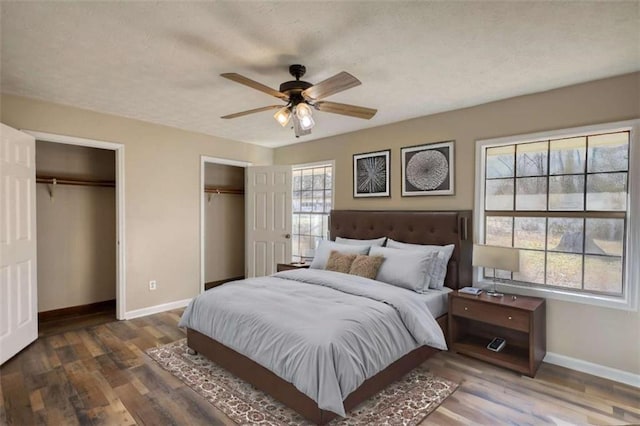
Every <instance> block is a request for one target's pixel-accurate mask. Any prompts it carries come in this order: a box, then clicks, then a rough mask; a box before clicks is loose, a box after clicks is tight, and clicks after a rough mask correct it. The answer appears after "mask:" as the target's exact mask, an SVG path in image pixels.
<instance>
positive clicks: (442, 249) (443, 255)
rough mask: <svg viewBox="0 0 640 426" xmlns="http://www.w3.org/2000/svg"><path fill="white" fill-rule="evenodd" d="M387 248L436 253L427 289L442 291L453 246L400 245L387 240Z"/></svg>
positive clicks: (400, 243) (397, 242)
mask: <svg viewBox="0 0 640 426" xmlns="http://www.w3.org/2000/svg"><path fill="white" fill-rule="evenodd" d="M387 247H391V248H397V249H402V250H421V251H424V252H434V251H435V252H436V253H437V259H438V260H437V261H436V262H433V264H432V268H431V270H430V271H429V276H430V277H431V280H430V282H429V288H432V289H435V290H442V288H443V287H444V278H445V276H446V275H447V265H448V264H449V259H451V255H453V250H454V249H455V245H453V244H449V245H446V246H432V245H422V244H409V243H402V242H400V241H395V240H392V239H391V238H389V239H388V240H387Z"/></svg>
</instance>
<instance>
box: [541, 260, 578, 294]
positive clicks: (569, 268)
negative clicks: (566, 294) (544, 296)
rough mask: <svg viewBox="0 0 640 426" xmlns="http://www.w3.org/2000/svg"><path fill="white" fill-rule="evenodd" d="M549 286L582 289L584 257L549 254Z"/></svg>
mask: <svg viewBox="0 0 640 426" xmlns="http://www.w3.org/2000/svg"><path fill="white" fill-rule="evenodd" d="M547 284H548V285H554V286H558V287H568V288H582V255H581V254H567V253H551V252H548V253H547Z"/></svg>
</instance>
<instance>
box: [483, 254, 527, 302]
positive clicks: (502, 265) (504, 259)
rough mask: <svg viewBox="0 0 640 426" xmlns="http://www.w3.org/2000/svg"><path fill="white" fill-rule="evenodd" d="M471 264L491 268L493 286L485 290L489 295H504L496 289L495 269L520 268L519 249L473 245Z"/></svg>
mask: <svg viewBox="0 0 640 426" xmlns="http://www.w3.org/2000/svg"><path fill="white" fill-rule="evenodd" d="M472 264H473V266H481V267H483V268H492V269H493V287H492V288H491V290H489V291H487V295H489V296H497V297H500V296H504V294H502V293H498V291H497V289H496V269H500V270H503V271H510V272H518V271H519V270H520V250H518V249H515V248H511V247H498V246H487V245H481V244H474V245H473V261H472Z"/></svg>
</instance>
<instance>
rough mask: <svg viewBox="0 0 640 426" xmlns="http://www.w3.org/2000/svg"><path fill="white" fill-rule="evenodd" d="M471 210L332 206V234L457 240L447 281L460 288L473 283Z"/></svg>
mask: <svg viewBox="0 0 640 426" xmlns="http://www.w3.org/2000/svg"><path fill="white" fill-rule="evenodd" d="M471 227H472V220H471V210H460V211H399V210H385V211H373V210H332V211H331V213H330V214H329V235H330V237H331V239H332V240H335V239H336V237H342V238H355V239H362V240H369V239H373V238H380V237H389V238H392V239H394V240H396V241H402V242H405V243H412V244H434V245H447V244H454V245H455V249H454V251H453V255H452V256H451V260H449V265H448V267H447V277H446V278H445V285H446V286H447V287H449V288H452V289H457V288H461V287H465V286H468V285H471V278H472V267H471V253H472V249H473V243H472V239H473V230H472V228H471Z"/></svg>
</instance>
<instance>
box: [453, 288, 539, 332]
mask: <svg viewBox="0 0 640 426" xmlns="http://www.w3.org/2000/svg"><path fill="white" fill-rule="evenodd" d="M451 313H452V314H453V315H457V316H460V317H465V318H471V319H473V320H476V321H482V322H486V323H489V324H494V325H499V326H502V327H506V328H510V329H513V330H520V331H525V332H528V331H529V312H526V311H522V310H520V309H515V308H509V307H505V306H499V305H493V304H489V303H483V302H477V301H475V300H468V299H465V298H459V297H456V298H454V299H453V300H452V309H451Z"/></svg>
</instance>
